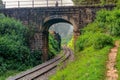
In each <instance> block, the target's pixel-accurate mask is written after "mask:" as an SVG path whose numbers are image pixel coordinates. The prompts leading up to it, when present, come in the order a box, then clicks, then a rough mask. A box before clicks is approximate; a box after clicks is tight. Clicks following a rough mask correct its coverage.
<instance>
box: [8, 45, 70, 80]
mask: <svg viewBox="0 0 120 80" xmlns="http://www.w3.org/2000/svg"><path fill="white" fill-rule="evenodd" d="M63 50H64V54H63V55H62V56H60V55H58V56H57V57H55V58H54V59H51V60H50V61H47V62H45V63H43V64H41V65H38V66H36V67H34V68H32V69H29V70H27V71H25V72H21V73H20V74H18V75H16V76H13V77H9V78H8V79H7V80H34V79H36V78H38V77H40V76H42V75H44V74H46V73H47V72H49V71H50V70H52V69H54V68H56V67H57V65H58V64H59V63H60V62H64V61H66V60H67V59H68V58H69V57H70V54H71V52H70V49H68V48H66V47H65V48H64V49H63ZM63 57H64V59H63Z"/></svg>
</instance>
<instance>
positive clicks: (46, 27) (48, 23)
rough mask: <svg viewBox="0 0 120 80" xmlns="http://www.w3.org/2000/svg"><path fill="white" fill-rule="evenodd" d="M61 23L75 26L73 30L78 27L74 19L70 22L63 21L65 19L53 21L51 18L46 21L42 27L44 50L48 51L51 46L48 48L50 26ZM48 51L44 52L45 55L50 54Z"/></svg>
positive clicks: (54, 19)
mask: <svg viewBox="0 0 120 80" xmlns="http://www.w3.org/2000/svg"><path fill="white" fill-rule="evenodd" d="M59 22H63V23H68V24H71V25H73V29H74V28H75V27H76V26H75V24H74V20H73V19H69V21H68V20H66V19H63V18H52V19H50V18H49V20H46V21H45V22H44V24H43V25H42V33H43V35H44V40H43V41H42V42H43V45H44V48H43V49H46V50H47V51H48V49H49V46H48V40H49V39H48V36H49V35H48V34H49V32H48V31H49V28H50V26H52V25H53V24H56V23H59ZM73 34H74V33H73ZM46 50H43V51H44V54H47V53H48V52H46ZM44 54H43V56H46V55H44Z"/></svg>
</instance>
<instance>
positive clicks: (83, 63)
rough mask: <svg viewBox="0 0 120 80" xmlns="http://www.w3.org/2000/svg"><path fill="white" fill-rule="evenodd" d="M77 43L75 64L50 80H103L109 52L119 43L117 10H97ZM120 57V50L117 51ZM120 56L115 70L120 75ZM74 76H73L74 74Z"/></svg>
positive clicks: (119, 13)
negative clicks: (114, 44)
mask: <svg viewBox="0 0 120 80" xmlns="http://www.w3.org/2000/svg"><path fill="white" fill-rule="evenodd" d="M81 31H82V33H81V35H80V36H79V38H78V40H77V42H76V45H75V46H76V48H75V61H74V62H72V63H70V64H69V65H68V66H67V67H66V68H65V69H63V70H60V71H58V72H57V74H56V75H55V76H53V77H51V80H73V79H74V80H104V79H105V77H106V76H105V74H106V61H107V57H108V53H109V50H110V48H111V47H112V46H113V42H114V40H116V39H120V37H119V35H120V9H119V7H117V8H115V9H114V10H112V11H109V10H105V9H104V10H100V11H99V12H98V13H97V16H96V19H95V21H94V22H92V23H90V24H88V25H87V26H86V27H85V28H83V29H82V30H81ZM119 53H120V50H119ZM119 62H120V54H118V58H117V63H118V64H117V68H118V70H119V72H118V73H119V75H120V65H119ZM73 73H74V74H73Z"/></svg>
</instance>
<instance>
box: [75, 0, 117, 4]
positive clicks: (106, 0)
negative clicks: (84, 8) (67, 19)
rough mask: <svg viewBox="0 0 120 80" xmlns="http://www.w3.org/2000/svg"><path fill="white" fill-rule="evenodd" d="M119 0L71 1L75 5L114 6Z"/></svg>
mask: <svg viewBox="0 0 120 80" xmlns="http://www.w3.org/2000/svg"><path fill="white" fill-rule="evenodd" d="M118 1H119V0H73V2H74V3H75V4H76V5H91V4H92V5H95V4H97V5H105V4H116V3H117V2H118Z"/></svg>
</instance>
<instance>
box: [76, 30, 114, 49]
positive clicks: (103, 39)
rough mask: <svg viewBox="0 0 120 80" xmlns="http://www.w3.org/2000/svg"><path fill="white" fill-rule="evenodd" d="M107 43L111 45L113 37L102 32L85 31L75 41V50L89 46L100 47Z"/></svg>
mask: <svg viewBox="0 0 120 80" xmlns="http://www.w3.org/2000/svg"><path fill="white" fill-rule="evenodd" d="M107 45H113V39H112V38H111V37H110V36H108V35H106V34H102V33H92V32H86V33H85V34H83V35H81V36H80V37H79V38H78V40H77V42H76V51H81V50H83V49H85V48H87V47H89V46H93V47H94V48H95V49H101V48H103V47H105V46H107Z"/></svg>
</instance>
